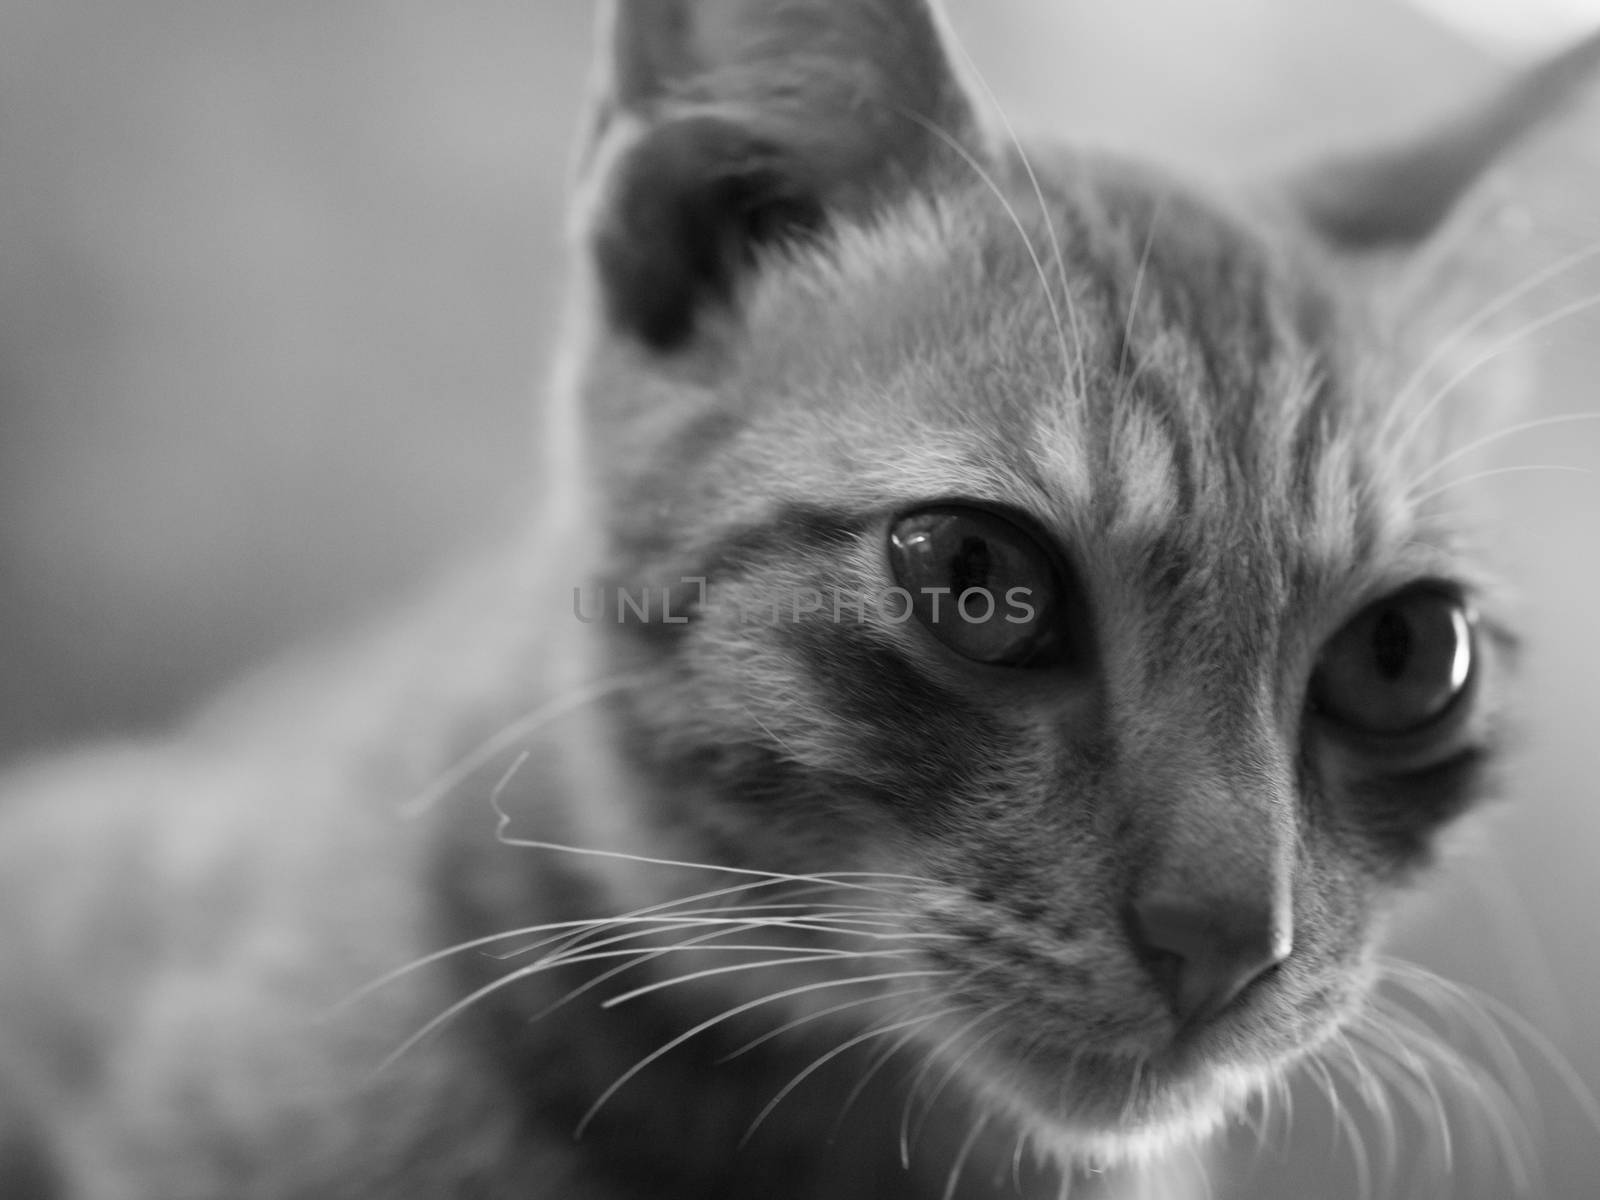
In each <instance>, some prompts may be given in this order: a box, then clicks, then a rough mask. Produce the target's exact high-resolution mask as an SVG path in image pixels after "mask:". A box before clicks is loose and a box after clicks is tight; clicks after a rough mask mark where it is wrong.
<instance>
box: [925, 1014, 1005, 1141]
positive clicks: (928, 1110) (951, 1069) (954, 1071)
mask: <svg viewBox="0 0 1600 1200" xmlns="http://www.w3.org/2000/svg"><path fill="white" fill-rule="evenodd" d="M1012 1007H1014V1005H1013V1004H1010V1003H1007V1004H1002V1005H999V1006H998V1007H996V1008H992V1009H990V1010H989V1011H988V1012H987V1013H986V1014H984V1020H992V1019H994V1018H996V1017H999V1016H1001V1015H1002V1014H1003V1013H1005V1012H1006V1011H1007V1010H1009V1009H1011V1008H1012ZM1004 1032H1005V1026H1003V1025H996V1026H995V1027H994V1028H993V1029H991V1030H989V1032H988V1033H986V1034H984V1035H983V1036H982V1037H979V1038H975V1039H974V1040H973V1041H972V1042H971V1043H970V1044H969V1045H968V1046H967V1048H966V1049H965V1050H963V1051H962V1052H961V1053H960V1054H959V1055H957V1056H956V1058H955V1060H954V1061H953V1062H951V1063H950V1064H949V1065H948V1066H947V1067H946V1068H945V1071H944V1074H943V1075H941V1076H940V1077H939V1082H938V1083H937V1084H935V1085H934V1087H933V1090H932V1091H931V1092H929V1093H928V1095H927V1096H926V1097H924V1099H923V1101H922V1112H921V1114H920V1115H919V1116H918V1118H917V1126H916V1128H915V1129H913V1130H912V1131H911V1144H912V1145H915V1144H916V1143H917V1142H919V1141H920V1140H921V1139H922V1131H923V1129H925V1128H926V1127H927V1124H928V1120H929V1118H930V1117H932V1115H933V1112H934V1109H935V1106H936V1105H937V1104H938V1102H939V1097H940V1096H941V1095H943V1094H944V1090H945V1088H947V1087H949V1086H950V1084H951V1082H952V1081H953V1080H955V1079H956V1078H958V1077H959V1076H960V1074H961V1070H962V1068H963V1067H965V1066H966V1065H967V1063H968V1062H970V1061H971V1060H972V1059H973V1058H974V1057H976V1055H977V1054H978V1052H979V1051H980V1050H981V1049H982V1048H983V1047H984V1046H985V1045H986V1044H987V1043H989V1042H991V1041H993V1040H994V1039H995V1038H996V1037H998V1036H999V1035H1000V1034H1002V1033H1004ZM912 1091H913V1093H914V1092H915V1088H914V1087H913V1089H912Z"/></svg>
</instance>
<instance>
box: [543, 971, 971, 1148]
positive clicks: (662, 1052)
mask: <svg viewBox="0 0 1600 1200" xmlns="http://www.w3.org/2000/svg"><path fill="white" fill-rule="evenodd" d="M945 974H948V972H946V971H935V970H929V971H921V972H909V971H891V972H887V973H884V974H879V975H857V976H849V977H846V978H842V979H825V980H821V981H819V982H815V983H805V984H798V985H796V986H795V987H790V988H784V989H783V990H781V991H777V992H772V993H769V994H768V995H765V996H758V997H756V998H755V999H754V1000H746V1001H745V1002H743V1003H742V1004H736V1005H734V1006H733V1007H732V1008H729V1009H725V1010H724V1011H722V1012H720V1013H718V1014H717V1015H716V1016H713V1017H708V1018H707V1019H706V1020H704V1021H701V1022H700V1023H699V1024H697V1025H695V1026H693V1027H692V1028H690V1029H687V1030H685V1031H684V1032H683V1033H680V1034H678V1035H677V1036H676V1037H674V1038H672V1039H671V1040H669V1041H667V1042H666V1043H664V1044H663V1045H661V1046H658V1047H657V1048H656V1049H655V1050H652V1051H651V1052H650V1053H649V1054H647V1055H645V1056H644V1057H643V1058H641V1059H640V1060H639V1061H638V1062H636V1063H634V1064H633V1066H631V1067H629V1068H628V1069H627V1070H626V1071H624V1072H623V1073H622V1074H621V1075H619V1076H618V1077H617V1078H616V1079H615V1080H614V1081H612V1083H611V1084H610V1086H608V1087H607V1088H606V1090H605V1091H603V1092H602V1093H601V1094H600V1096H599V1098H598V1099H597V1100H595V1102H594V1103H593V1104H592V1105H590V1106H589V1109H588V1111H587V1112H585V1113H584V1114H583V1117H582V1118H581V1119H580V1120H579V1121H578V1124H577V1127H576V1128H575V1129H574V1130H573V1137H574V1138H581V1137H582V1136H583V1132H584V1130H586V1129H587V1128H588V1127H589V1125H590V1123H591V1122H592V1121H593V1120H594V1118H595V1117H596V1115H598V1114H599V1112H600V1110H601V1109H602V1108H604V1107H605V1104H606V1102H607V1101H608V1100H610V1099H611V1097H612V1096H615V1095H616V1094H617V1092H619V1091H621V1090H622V1088H623V1087H624V1086H625V1085H626V1084H627V1083H628V1081H629V1080H630V1079H632V1078H634V1077H635V1076H636V1075H638V1074H639V1072H640V1071H643V1070H644V1069H645V1068H646V1067H648V1066H649V1065H650V1064H651V1063H653V1062H656V1061H657V1060H658V1059H660V1058H663V1057H664V1056H666V1055H668V1054H670V1053H672V1051H674V1050H676V1049H677V1048H678V1047H679V1046H681V1045H683V1044H684V1043H685V1042H687V1041H689V1040H690V1039H691V1038H694V1037H698V1036H699V1035H700V1034H702V1033H704V1032H705V1031H706V1030H708V1029H711V1028H714V1027H715V1026H717V1025H720V1024H721V1023H722V1022H724V1021H728V1020H732V1019H733V1018H734V1017H737V1016H740V1015H741V1014H743V1013H747V1012H750V1011H751V1010H752V1009H755V1008H759V1007H760V1006H761V1005H763V1004H773V1003H776V1002H777V1001H780V1000H788V999H792V998H794V997H796V996H802V995H807V994H809V993H812V992H817V991H822V990H824V989H826V988H832V987H847V986H850V985H853V984H864V983H888V982H892V981H894V980H897V979H907V978H911V977H912V976H913V975H925V976H938V975H945ZM780 1098H781V1095H780ZM769 1111H770V1108H769ZM757 1121H758V1123H759V1118H758V1119H757ZM753 1131H754V1126H752V1128H751V1130H749V1131H747V1132H746V1134H745V1137H746V1139H748V1137H749V1134H750V1132H753Z"/></svg>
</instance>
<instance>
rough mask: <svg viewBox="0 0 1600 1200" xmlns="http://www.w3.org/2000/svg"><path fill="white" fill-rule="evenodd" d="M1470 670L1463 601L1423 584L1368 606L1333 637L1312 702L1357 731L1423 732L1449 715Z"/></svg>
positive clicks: (1469, 641)
mask: <svg viewBox="0 0 1600 1200" xmlns="http://www.w3.org/2000/svg"><path fill="white" fill-rule="evenodd" d="M1473 667H1474V644H1473V620H1472V616H1471V614H1470V612H1469V611H1468V609H1467V607H1466V605H1465V604H1463V603H1462V602H1461V600H1460V599H1459V598H1457V597H1455V596H1453V595H1451V594H1450V593H1449V592H1448V591H1446V590H1444V589H1443V588H1442V587H1438V586H1434V585H1418V586H1415V587H1411V588H1407V589H1405V590H1403V591H1400V592H1396V593H1395V594H1394V595H1392V596H1389V597H1387V598H1386V599H1383V600H1380V601H1378V602H1377V603H1376V604H1372V605H1369V606H1368V607H1367V608H1366V609H1364V610H1363V611H1362V612H1361V613H1360V614H1359V615H1358V616H1357V617H1356V618H1355V619H1354V620H1353V621H1351V622H1350V623H1349V624H1348V625H1346V626H1345V627H1344V628H1343V629H1341V630H1340V631H1339V632H1338V633H1337V634H1335V635H1334V637H1333V639H1332V640H1331V641H1330V642H1329V643H1328V644H1327V646H1326V647H1325V648H1324V649H1323V651H1322V656H1321V658H1320V659H1319V660H1318V663H1317V667H1316V671H1315V673H1314V674H1313V676H1312V680H1311V703H1312V705H1313V707H1314V708H1315V709H1316V710H1317V711H1318V712H1320V713H1321V714H1323V715H1324V716H1326V717H1328V718H1330V719H1331V720H1333V721H1336V722H1338V723H1339V724H1340V725H1343V726H1345V727H1346V728H1348V729H1351V730H1353V731H1355V732H1357V733H1362V734H1367V735H1371V736H1377V737H1401V736H1404V735H1406V734H1414V733H1420V732H1422V731H1424V730H1426V729H1428V728H1429V727H1430V726H1432V725H1433V724H1434V723H1435V722H1437V721H1439V720H1440V719H1441V718H1442V717H1444V716H1445V714H1447V713H1448V712H1450V710H1451V709H1452V707H1453V706H1454V705H1455V703H1456V701H1457V700H1458V699H1460V697H1461V695H1462V693H1464V692H1465V691H1466V690H1467V685H1468V683H1469V681H1470V680H1471V678H1472V671H1473Z"/></svg>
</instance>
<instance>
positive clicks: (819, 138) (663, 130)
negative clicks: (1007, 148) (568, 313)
mask: <svg viewBox="0 0 1600 1200" xmlns="http://www.w3.org/2000/svg"><path fill="white" fill-rule="evenodd" d="M607 14H608V19H607V21H606V24H605V28H604V34H603V37H602V40H601V48H600V54H601V57H600V63H599V88H598V91H597V94H596V97H595V107H594V117H593V126H592V129H591V131H590V133H589V138H590V140H589V143H588V144H587V145H586V147H585V149H584V153H583V155H582V160H581V163H582V167H581V169H582V171H583V172H584V174H585V175H586V176H588V177H589V179H590V180H591V181H592V182H593V185H594V187H593V194H594V196H595V199H596V203H595V204H594V205H593V206H592V208H591V209H590V218H589V222H588V228H589V238H590V244H591V247H592V249H593V251H594V254H595V259H596V266H597V270H598V281H599V283H600V291H601V295H602V298H603V303H604V305H605V309H606V315H607V316H608V318H609V320H610V323H611V326H612V328H613V329H614V330H616V331H617V332H619V333H621V334H623V335H624V336H629V337H634V338H637V339H638V340H639V341H640V342H641V343H643V344H644V345H645V346H647V347H649V348H651V349H653V350H656V351H673V350H681V349H685V348H687V347H688V346H689V344H690V343H691V342H692V341H693V340H694V338H695V336H696V334H697V333H699V332H700V331H701V330H702V328H703V326H704V322H703V318H704V317H706V316H707V315H708V314H710V313H711V312H712V311H714V310H715V309H716V308H717V307H719V306H720V307H722V308H724V309H730V310H731V308H732V306H733V302H734V301H735V300H736V299H737V294H738V285H739V283H740V282H741V280H742V278H743V276H744V275H746V274H747V273H748V271H749V268H750V266H751V264H752V262H754V261H756V260H757V259H758V258H759V255H758V251H760V250H761V249H762V248H763V247H767V246H771V245H773V244H774V243H782V242H785V241H791V240H793V239H795V238H796V237H797V236H798V237H803V236H805V235H810V234H814V233H816V232H817V231H819V230H820V229H821V228H822V227H823V225H824V215H825V214H826V217H827V218H828V220H830V221H836V222H843V221H847V220H850V219H860V218H863V217H866V216H868V215H870V214H871V213H872V212H873V211H874V210H876V209H877V208H878V207H880V206H881V205H882V204H884V203H885V202H887V201H888V199H889V198H891V197H893V196H895V195H898V194H902V193H904V192H906V191H907V190H910V189H913V188H915V187H916V186H917V185H918V183H919V182H920V181H921V180H923V179H924V178H926V177H927V175H928V174H929V173H930V172H931V171H933V170H935V169H936V168H937V167H938V166H940V165H941V164H943V163H945V162H947V161H948V160H949V158H950V155H951V154H952V152H953V151H952V144H954V145H955V146H957V147H965V148H966V149H968V150H969V151H972V152H977V151H978V150H980V149H981V146H982V131H981V129H980V128H979V126H978V125H977V123H976V119H975V116H974V110H973V108H972V106H971V105H970V103H969V101H968V97H967V94H966V91H965V89H964V87H963V85H962V81H961V79H960V77H959V75H958V73H957V72H956V71H955V70H954V69H953V68H952V66H951V63H950V60H949V58H948V56H947V55H946V53H945V50H944V36H943V25H942V22H941V20H940V17H939V14H938V11H937V8H936V7H935V6H934V4H933V0H611V3H610V4H609V5H608V7H607Z"/></svg>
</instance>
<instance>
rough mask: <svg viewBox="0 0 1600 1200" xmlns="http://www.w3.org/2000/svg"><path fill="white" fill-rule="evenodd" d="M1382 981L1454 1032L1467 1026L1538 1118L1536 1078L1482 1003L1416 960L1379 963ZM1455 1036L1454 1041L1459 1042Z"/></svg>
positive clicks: (1506, 1082) (1504, 1081)
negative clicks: (1408, 997)
mask: <svg viewBox="0 0 1600 1200" xmlns="http://www.w3.org/2000/svg"><path fill="white" fill-rule="evenodd" d="M1380 970H1381V971H1382V974H1381V976H1380V979H1381V981H1382V982H1383V983H1386V984H1389V985H1391V986H1393V987H1396V988H1399V989H1401V990H1402V991H1403V992H1404V993H1405V994H1406V995H1408V996H1410V997H1411V998H1412V999H1414V1000H1416V1001H1417V1002H1418V1003H1420V1004H1422V1005H1424V1006H1426V1007H1427V1009H1428V1010H1429V1011H1430V1012H1432V1013H1434V1014H1435V1015H1437V1016H1439V1017H1441V1018H1443V1019H1444V1020H1446V1021H1447V1022H1449V1023H1450V1024H1451V1026H1452V1029H1451V1032H1456V1031H1457V1029H1458V1027H1464V1028H1465V1030H1466V1031H1467V1032H1468V1033H1470V1034H1471V1035H1472V1036H1473V1038H1474V1039H1475V1040H1476V1042H1477V1044H1478V1045H1479V1046H1481V1047H1482V1048H1483V1049H1484V1050H1485V1051H1486V1052H1487V1053H1488V1054H1489V1055H1490V1056H1491V1057H1492V1058H1493V1059H1494V1060H1495V1061H1494V1066H1495V1070H1496V1072H1497V1076H1498V1079H1499V1080H1500V1081H1501V1082H1502V1084H1503V1086H1505V1087H1506V1088H1507V1090H1508V1091H1509V1092H1510V1093H1511V1095H1512V1097H1513V1098H1514V1099H1515V1101H1516V1104H1517V1108H1518V1110H1519V1111H1521V1112H1525V1113H1528V1114H1531V1115H1532V1116H1533V1117H1534V1119H1536V1120H1537V1119H1538V1112H1539V1100H1538V1094H1537V1091H1536V1089H1535V1088H1534V1086H1533V1079H1532V1077H1531V1076H1530V1075H1529V1074H1528V1071H1527V1069H1526V1068H1525V1067H1524V1066H1523V1064H1522V1060H1521V1059H1520V1057H1519V1056H1518V1055H1517V1051H1516V1048H1515V1047H1514V1046H1512V1045H1511V1043H1510V1041H1509V1040H1508V1039H1507V1037H1506V1034H1505V1030H1504V1028H1503V1027H1502V1026H1501V1024H1500V1023H1499V1022H1498V1021H1497V1020H1496V1019H1495V1017H1494V1016H1493V1015H1492V1014H1491V1013H1489V1012H1488V1011H1487V1010H1486V1009H1485V1008H1484V1006H1483V1004H1482V1003H1481V1002H1480V1001H1479V1000H1477V999H1475V998H1474V997H1473V996H1472V995H1471V994H1470V993H1469V992H1468V991H1467V990H1466V989H1465V988H1463V987H1461V986H1459V985H1456V984H1452V983H1451V982H1450V981H1448V980H1446V979H1443V978H1441V977H1440V976H1438V975H1435V974H1434V973H1433V972H1431V971H1429V970H1427V969H1425V968H1423V967H1420V966H1417V965H1416V964H1414V963H1407V962H1403V961H1401V960H1399V959H1390V960H1384V961H1382V962H1381V963H1380ZM1459 1040H1460V1039H1459V1038H1455V1037H1452V1038H1451V1039H1450V1041H1451V1044H1457V1043H1459Z"/></svg>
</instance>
